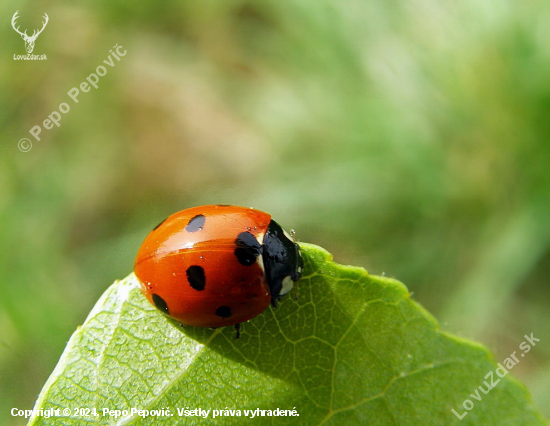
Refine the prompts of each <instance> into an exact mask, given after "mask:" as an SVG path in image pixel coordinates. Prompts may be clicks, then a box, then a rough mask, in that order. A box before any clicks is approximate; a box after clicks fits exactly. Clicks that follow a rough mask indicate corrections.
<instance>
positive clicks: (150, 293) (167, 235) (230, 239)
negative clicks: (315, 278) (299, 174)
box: [134, 205, 303, 337]
mask: <svg viewBox="0 0 550 426" xmlns="http://www.w3.org/2000/svg"><path fill="white" fill-rule="evenodd" d="M302 268H303V260H302V255H301V253H300V248H299V247H298V245H297V244H296V243H295V242H294V240H293V238H292V237H291V236H290V235H289V234H287V233H286V232H285V231H284V230H283V229H282V228H281V227H280V226H279V224H278V223H277V222H275V221H274V220H272V219H271V215H269V214H268V213H265V212H262V211H259V210H254V209H251V208H245V207H236V206H228V205H213V206H202V207H194V208H190V209H187V210H183V211H180V212H178V213H175V214H173V215H171V216H169V217H168V218H167V219H166V220H165V221H164V222H162V223H161V224H160V225H158V226H157V227H156V228H155V229H153V230H152V231H151V232H150V233H149V235H148V236H147V238H145V241H144V242H143V244H142V245H141V247H140V249H139V251H138V254H137V257H136V261H135V264H134V272H135V274H136V276H137V278H138V280H139V282H140V284H141V290H142V291H143V294H144V295H145V296H146V297H147V299H149V301H150V302H151V303H152V304H153V305H154V306H156V307H157V308H158V309H159V310H160V311H161V312H163V313H164V314H166V315H168V316H169V317H171V318H173V319H175V320H176V321H178V322H180V323H182V324H184V325H189V326H194V327H223V326H227V325H233V324H235V325H236V328H237V337H238V324H240V323H241V322H243V321H247V320H249V319H251V318H253V317H255V316H256V315H258V314H260V313H261V312H263V311H264V310H265V309H266V308H267V306H268V305H269V304H270V303H271V304H272V305H273V306H274V307H275V306H276V305H277V301H278V300H279V299H280V298H281V297H282V296H283V295H284V294H286V293H288V292H289V291H290V290H291V289H292V287H293V285H294V283H295V282H296V281H298V280H299V279H300V277H301V276H302Z"/></svg>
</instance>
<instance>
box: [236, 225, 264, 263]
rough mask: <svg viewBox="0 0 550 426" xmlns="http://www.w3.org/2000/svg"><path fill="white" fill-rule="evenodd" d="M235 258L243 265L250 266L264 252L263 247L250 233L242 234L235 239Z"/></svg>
mask: <svg viewBox="0 0 550 426" xmlns="http://www.w3.org/2000/svg"><path fill="white" fill-rule="evenodd" d="M235 244H236V245H237V248H236V249H235V256H237V260H238V261H239V263H240V264H241V265H244V266H250V265H253V264H254V262H256V258H257V257H258V256H259V255H260V254H261V252H262V246H261V245H260V243H259V242H258V240H257V239H256V237H254V235H252V234H251V233H250V232H241V233H240V234H239V235H238V236H237V238H236V239H235Z"/></svg>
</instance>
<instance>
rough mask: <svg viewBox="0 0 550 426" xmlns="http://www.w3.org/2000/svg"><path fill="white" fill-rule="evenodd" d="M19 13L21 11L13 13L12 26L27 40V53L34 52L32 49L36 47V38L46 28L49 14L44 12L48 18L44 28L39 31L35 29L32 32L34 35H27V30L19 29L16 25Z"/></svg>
mask: <svg viewBox="0 0 550 426" xmlns="http://www.w3.org/2000/svg"><path fill="white" fill-rule="evenodd" d="M18 13H19V11H17V12H15V13H14V14H13V18H12V19H11V26H12V27H13V29H14V30H15V31H16V32H17V33H18V34H20V35H21V38H22V39H23V40H25V49H27V53H32V50H33V49H34V42H35V41H36V38H37V37H38V36H39V35H40V33H41V32H42V31H44V28H46V25H47V24H48V20H49V18H48V15H47V14H46V13H44V18H46V21H45V22H44V25H43V26H42V29H41V30H40V31H38V32H36V30H34V32H33V33H32V36H30V37H29V36H28V35H27V30H25V32H23V33H22V32H21V31H19V27H17V28H16V27H15V21H16V20H17V18H18V16H17V14H18Z"/></svg>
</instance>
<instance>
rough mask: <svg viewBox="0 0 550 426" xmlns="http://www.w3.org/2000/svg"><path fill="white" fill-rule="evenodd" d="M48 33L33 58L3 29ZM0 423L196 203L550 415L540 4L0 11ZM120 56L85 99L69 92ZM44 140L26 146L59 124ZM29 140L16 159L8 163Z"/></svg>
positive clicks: (549, 234) (544, 57) (545, 58)
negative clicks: (234, 216)
mask: <svg viewBox="0 0 550 426" xmlns="http://www.w3.org/2000/svg"><path fill="white" fill-rule="evenodd" d="M16 10H19V15H20V18H19V19H18V24H19V25H21V29H23V28H29V29H30V31H29V32H32V29H33V28H38V27H39V26H40V25H41V19H42V15H43V13H44V12H46V13H47V14H48V15H49V18H50V21H49V23H48V26H47V27H46V29H45V30H44V32H43V33H42V34H41V35H40V37H39V38H38V39H37V41H36V45H35V49H34V52H33V53H35V54H42V53H45V54H47V57H48V59H47V61H16V60H13V55H14V54H15V55H22V54H24V53H25V50H24V42H23V41H22V40H21V37H20V36H18V35H17V34H16V33H15V31H14V30H13V29H12V28H11V25H10V21H11V17H12V16H13V14H14V13H15V11H16ZM0 12H1V13H0V16H3V19H2V24H1V25H0V47H1V48H0V52H2V55H3V60H2V65H0V141H1V155H0V191H1V192H0V279H1V280H2V282H1V286H2V290H3V292H2V298H1V299H0V394H1V395H2V398H1V402H0V422H1V423H2V424H8V425H11V424H21V422H20V421H19V420H20V419H17V418H12V417H11V416H10V415H9V409H10V408H11V407H18V408H21V409H29V408H31V406H32V404H33V402H34V400H35V398H36V396H37V394H38V392H39V390H40V389H41V387H42V385H43V384H44V382H45V380H46V378H47V377H48V375H49V373H50V372H51V370H52V368H53V366H54V365H55V363H56V361H57V359H58V357H59V355H60V354H61V352H62V350H63V347H64V345H65V344H66V341H67V339H68V338H69V336H70V334H71V333H72V331H74V329H75V328H76V327H77V326H78V325H79V324H81V323H82V321H83V320H84V318H85V317H86V315H87V312H88V311H89V310H90V309H91V307H92V306H93V305H94V303H95V301H96V300H97V298H98V297H99V295H100V294H101V293H102V292H103V291H104V290H105V288H107V286H108V285H109V284H110V283H111V282H112V281H113V280H114V279H116V278H121V277H124V276H126V275H127V274H128V272H130V271H131V269H132V264H133V257H134V255H135V253H136V251H137V248H138V246H139V244H140V242H141V240H142V239H143V238H144V237H145V235H146V234H147V232H148V231H149V229H151V227H153V226H154V225H156V224H157V223H158V222H159V220H160V219H162V218H164V217H166V216H167V215H168V214H170V213H172V212H174V211H177V210H180V209H183V208H186V207H189V206H193V205H200V204H207V203H231V204H238V205H246V206H253V207H255V208H259V209H262V210H266V211H268V212H270V213H272V215H273V216H274V217H275V218H277V220H278V221H279V222H280V223H281V224H283V225H284V226H285V227H287V228H290V227H292V228H294V229H295V230H296V231H297V236H298V238H299V240H301V241H307V242H312V243H315V244H319V245H321V246H323V247H325V248H327V249H328V250H329V251H331V252H332V253H334V255H335V259H336V260H337V261H339V262H344V263H350V264H356V265H360V266H365V267H367V268H368V269H369V271H370V272H371V273H382V272H385V273H386V274H388V275H389V276H393V277H396V278H398V279H400V280H402V281H403V282H405V283H407V284H408V286H409V287H410V289H411V290H413V291H414V293H415V298H416V300H418V301H420V302H421V303H422V304H423V305H424V306H426V308H427V309H428V310H429V311H431V312H432V313H433V314H434V315H435V316H436V317H437V318H438V319H440V320H441V321H443V323H444V325H445V327H446V329H448V330H449V331H452V332H455V333H458V334H461V335H463V336H464V337H468V338H475V339H478V340H480V341H481V342H483V343H484V344H485V345H487V346H488V347H489V348H490V349H491V350H492V352H493V353H494V354H495V357H496V359H497V360H501V359H503V358H505V357H507V356H508V355H509V354H510V353H511V352H513V351H514V350H516V349H517V346H518V344H519V343H521V341H522V340H524V339H523V335H524V334H529V333H531V332H533V333H534V335H535V336H536V337H538V338H540V339H541V342H540V343H539V344H538V345H537V347H536V349H535V350H533V351H532V352H530V353H529V354H528V356H526V357H525V359H522V362H521V363H520V364H518V366H517V367H516V368H514V375H515V376H516V377H518V378H519V379H520V380H522V381H523V382H524V383H525V384H526V385H527V386H528V387H529V389H530V390H531V392H532V393H533V397H534V400H535V402H536V404H537V405H538V406H539V407H540V408H541V410H542V412H543V413H544V414H545V415H546V416H547V417H549V416H550V402H549V400H548V395H549V394H550V362H549V359H550V358H549V355H550V338H549V337H550V326H549V324H550V311H549V309H548V305H549V303H550V288H549V286H548V278H547V277H548V275H549V273H550V245H549V244H550V221H549V220H548V217H547V215H548V213H547V212H548V211H549V209H550V173H549V172H548V166H549V164H550V144H549V143H548V141H549V139H550V138H549V136H550V124H548V123H550V121H546V120H547V119H548V115H549V113H550V77H548V76H549V75H550V26H549V25H548V21H549V18H550V5H549V4H548V3H546V2H542V1H540V0H539V1H534V2H523V3H522V2H513V1H506V0H490V1H487V2H482V3H480V2H474V1H473V0H467V1H463V2H451V1H443V0H439V1H434V0H415V1H412V2H405V1H401V2H398V1H382V0H374V1H370V2H360V1H356V0H350V1H346V2H337V1H318V2H305V1H298V0H288V1H286V2H276V1H273V0H265V1H262V2H252V1H246V0H231V1H216V2H214V1H211V0H207V1H202V2H191V1H182V2H176V1H173V2H172V1H163V2H153V1H144V2H138V3H136V2H131V3H130V2H125V1H121V0H114V1H113V0H111V1H106V0H102V1H97V2H94V3H93V4H92V3H69V2H52V1H43V0H39V1H34V2H29V1H27V2H23V1H16V2H10V3H6V2H4V3H1V4H0ZM116 44H118V45H119V46H122V47H123V48H124V49H125V50H127V54H126V56H124V57H123V58H121V60H120V62H117V63H116V65H115V67H114V68H109V69H108V73H107V75H106V76H104V77H101V79H100V82H99V88H98V89H92V90H91V91H90V92H89V93H81V94H80V96H79V103H78V104H74V103H73V102H72V101H71V100H70V98H69V97H68V95H67V92H68V91H69V90H70V89H71V88H72V87H77V86H78V85H79V84H80V83H81V82H83V81H85V79H86V77H88V75H89V74H90V73H92V72H95V69H96V67H98V66H99V65H102V61H103V60H106V59H107V58H108V56H109V54H110V53H109V50H110V49H112V48H113V47H114V46H115V45H116ZM62 102H67V103H69V104H70V106H71V110H70V111H69V112H68V113H67V114H64V115H62V120H61V121H60V127H54V128H53V129H52V130H43V131H42V133H41V135H40V136H41V138H42V139H41V140H40V141H36V140H34V138H33V137H32V136H30V134H29V132H28V130H29V129H30V128H31V127H33V126H35V125H37V124H40V123H41V122H42V121H43V120H44V119H46V118H47V117H48V115H50V114H51V112H52V111H57V110H58V108H59V107H58V106H59V104H60V103H62ZM23 137H28V138H30V139H31V140H32V141H33V148H32V150H31V151H29V152H26V153H23V152H20V151H19V150H18V148H17V142H18V141H19V140H20V139H21V138H23Z"/></svg>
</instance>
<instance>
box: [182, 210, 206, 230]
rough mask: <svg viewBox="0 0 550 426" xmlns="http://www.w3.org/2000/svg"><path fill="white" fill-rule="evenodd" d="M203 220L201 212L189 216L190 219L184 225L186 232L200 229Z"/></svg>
mask: <svg viewBox="0 0 550 426" xmlns="http://www.w3.org/2000/svg"><path fill="white" fill-rule="evenodd" d="M204 220H205V217H204V216H203V215H202V214H198V215H196V216H195V217H193V218H191V220H190V221H189V223H188V224H187V226H186V227H185V230H186V231H187V232H197V231H202V228H203V226H204Z"/></svg>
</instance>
